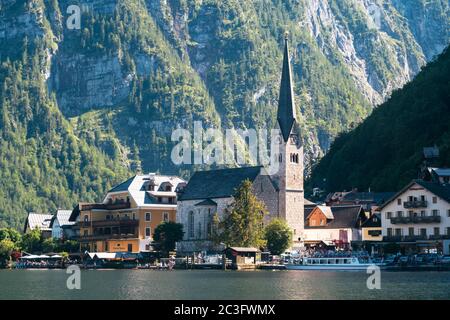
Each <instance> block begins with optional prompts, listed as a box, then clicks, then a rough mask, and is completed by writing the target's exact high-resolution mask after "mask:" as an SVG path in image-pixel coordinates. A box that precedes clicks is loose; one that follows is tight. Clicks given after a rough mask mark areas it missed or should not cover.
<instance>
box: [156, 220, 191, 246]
mask: <svg viewBox="0 0 450 320" xmlns="http://www.w3.org/2000/svg"><path fill="white" fill-rule="evenodd" d="M183 235H184V232H183V225H182V224H181V223H176V222H172V221H169V222H164V223H161V224H160V225H159V226H157V227H156V229H155V233H154V235H153V239H154V240H155V241H156V242H158V243H159V245H160V247H161V251H163V252H166V253H167V252H169V251H173V250H174V249H175V244H176V242H177V241H180V240H181V239H183Z"/></svg>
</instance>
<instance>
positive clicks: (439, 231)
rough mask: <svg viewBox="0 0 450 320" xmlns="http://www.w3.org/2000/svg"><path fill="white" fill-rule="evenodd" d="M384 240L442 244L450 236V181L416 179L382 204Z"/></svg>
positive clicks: (423, 245)
mask: <svg viewBox="0 0 450 320" xmlns="http://www.w3.org/2000/svg"><path fill="white" fill-rule="evenodd" d="M379 210H380V215H381V224H382V236H383V241H385V242H399V243H407V242H409V243H410V244H414V245H416V246H420V247H423V248H439V246H442V243H443V242H442V241H443V240H446V239H450V185H448V184H446V183H440V182H435V181H424V180H414V181H412V182H411V183H409V184H408V185H407V186H405V187H404V188H403V189H402V190H400V191H399V192H398V193H397V194H396V195H394V196H393V197H392V198H391V199H390V200H389V201H387V202H386V203H385V204H384V205H383V206H381V207H380V209H379Z"/></svg>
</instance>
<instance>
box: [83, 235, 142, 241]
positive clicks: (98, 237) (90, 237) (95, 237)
mask: <svg viewBox="0 0 450 320" xmlns="http://www.w3.org/2000/svg"><path fill="white" fill-rule="evenodd" d="M134 238H139V235H137V234H92V235H87V236H80V237H78V240H79V241H80V242H86V241H93V240H109V239H113V240H115V239H134Z"/></svg>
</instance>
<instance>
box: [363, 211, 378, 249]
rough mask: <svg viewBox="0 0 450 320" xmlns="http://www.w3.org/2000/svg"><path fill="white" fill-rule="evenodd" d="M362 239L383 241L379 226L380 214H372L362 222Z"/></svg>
mask: <svg viewBox="0 0 450 320" xmlns="http://www.w3.org/2000/svg"><path fill="white" fill-rule="evenodd" d="M361 229H362V241H366V242H373V241H376V242H379V241H383V234H382V233H383V229H382V227H381V215H380V214H372V215H371V216H370V217H369V219H367V221H366V222H364V223H363V224H362V227H361Z"/></svg>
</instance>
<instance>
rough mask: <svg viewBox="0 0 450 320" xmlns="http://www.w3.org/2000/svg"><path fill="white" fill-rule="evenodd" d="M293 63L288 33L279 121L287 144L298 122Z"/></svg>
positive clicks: (285, 46)
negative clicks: (292, 71) (292, 70)
mask: <svg viewBox="0 0 450 320" xmlns="http://www.w3.org/2000/svg"><path fill="white" fill-rule="evenodd" d="M292 85H293V83H292V76H291V62H290V61H289V45H288V33H286V35H285V44H284V57H283V73H282V75H281V85H280V97H279V100H278V113H277V120H278V124H279V125H280V130H281V133H282V135H283V139H284V141H285V142H287V141H288V139H289V135H290V133H291V130H292V126H293V125H294V122H295V121H296V118H295V104H294V90H293V87H292Z"/></svg>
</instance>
